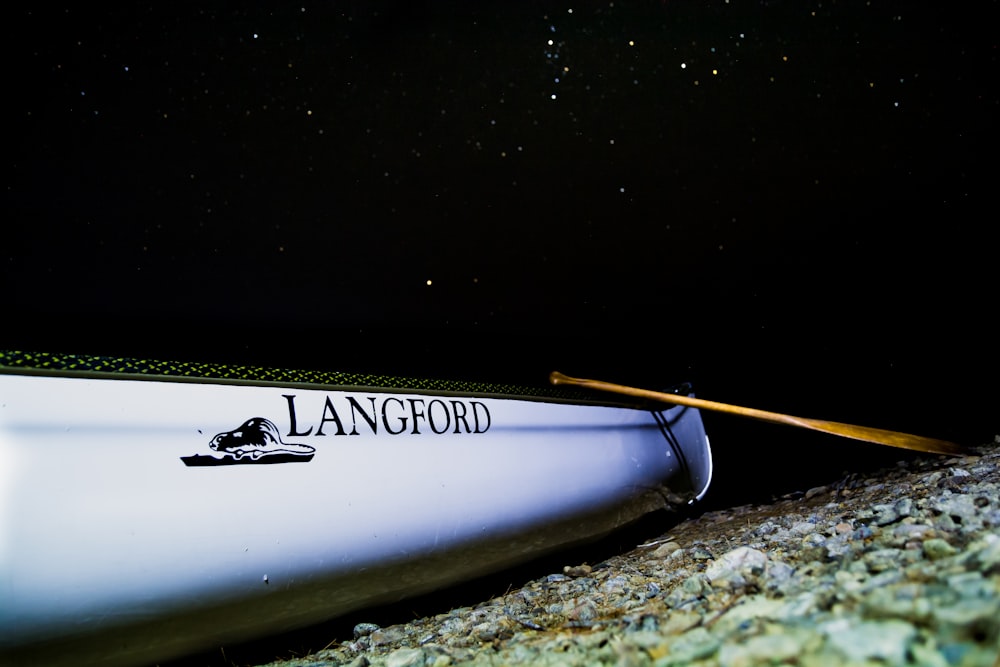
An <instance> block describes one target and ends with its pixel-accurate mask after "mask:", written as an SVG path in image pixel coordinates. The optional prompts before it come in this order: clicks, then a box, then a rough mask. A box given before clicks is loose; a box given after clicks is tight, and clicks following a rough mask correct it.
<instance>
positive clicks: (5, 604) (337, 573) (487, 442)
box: [0, 352, 712, 665]
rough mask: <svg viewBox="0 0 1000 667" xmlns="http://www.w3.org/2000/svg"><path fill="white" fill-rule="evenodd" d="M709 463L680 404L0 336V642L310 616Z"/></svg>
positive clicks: (208, 639)
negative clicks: (106, 350) (73, 349)
mask: <svg viewBox="0 0 1000 667" xmlns="http://www.w3.org/2000/svg"><path fill="white" fill-rule="evenodd" d="M711 474H712V461H711V452H710V449H709V444H708V438H707V437H706V435H705V431H704V427H703V425H702V421H701V417H700V415H699V413H698V411H697V410H693V409H690V408H683V407H675V408H672V409H664V410H660V409H659V406H658V407H652V406H640V405H637V404H631V405H629V404H625V403H620V402H617V403H616V402H613V399H612V400H611V401H609V399H608V398H607V397H602V396H596V395H591V394H585V393H581V392H577V391H571V390H564V389H546V388H540V389H531V390H528V389H516V388H511V387H503V386H501V387H489V386H480V385H471V384H469V383H445V382H434V381H416V380H401V379H391V378H367V377H359V376H346V375H340V374H331V373H308V372H287V371H277V370H267V369H249V368H233V367H219V366H205V365H192V364H177V363H166V362H152V361H135V360H127V359H108V358H98V357H79V356H73V355H62V356H60V355H45V354H27V353H20V352H0V664H60V663H66V664H102V665H103V664H106V665H118V664H121V665H127V664H139V663H149V662H152V661H157V660H164V659H168V658H171V657H175V656H179V655H182V654H185V653H190V652H194V651H198V650H202V649H207V648H211V647H214V646H220V645H222V644H224V643H227V642H235V641H239V640H245V639H249V638H254V637H257V636H262V635H266V634H270V633H275V632H281V631H285V630H289V629H293V628H296V627H301V626H305V625H308V624H312V623H316V622H319V621H322V620H325V619H328V618H331V617H334V616H337V615H340V614H344V613H346V612H348V611H352V610H355V609H359V608H362V607H365V606H371V605H375V604H379V603H384V602H389V601H394V600H397V599H400V598H402V597H405V596H408V595H414V594H418V593H422V592H427V591H429V590H433V589H435V588H438V587H441V586H444V585H447V584H451V583H454V582H456V581H460V580H463V579H468V578H471V577H474V576H477V575H481V574H484V573H486V572H489V571H493V570H497V569H500V568H503V567H506V566H510V565H512V564H515V563H518V562H522V561H525V560H527V559H530V558H532V557H536V556H539V555H540V554H543V553H545V552H549V551H552V550H554V549H558V548H560V547H565V546H567V545H569V544H571V543H575V542H580V541H584V540H591V539H595V538H597V537H599V536H601V535H603V534H606V533H608V532H609V531H611V530H613V529H615V528H618V527H620V526H622V525H624V524H627V523H629V522H630V521H633V520H635V519H637V518H639V517H640V516H642V515H643V514H646V513H648V512H651V511H654V510H657V509H661V508H663V507H664V506H665V505H668V504H669V503H671V502H677V499H678V498H683V502H694V500H696V499H698V498H701V497H702V496H703V494H704V493H705V492H706V490H707V488H708V484H709V482H710V479H711Z"/></svg>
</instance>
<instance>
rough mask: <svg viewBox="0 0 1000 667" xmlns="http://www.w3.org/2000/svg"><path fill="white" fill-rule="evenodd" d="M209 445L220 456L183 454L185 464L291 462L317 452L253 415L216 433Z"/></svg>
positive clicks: (303, 460) (311, 455)
mask: <svg viewBox="0 0 1000 667" xmlns="http://www.w3.org/2000/svg"><path fill="white" fill-rule="evenodd" d="M208 446H209V447H211V448H212V449H213V450H214V451H216V452H219V456H215V455H201V454H195V455H194V456H182V457H181V460H182V461H184V465H187V466H225V465H242V464H253V463H293V462H303V463H304V462H307V461H311V460H312V457H313V454H314V453H315V452H316V448H315V447H310V446H309V445H294V444H291V443H287V442H282V441H281V435H280V434H279V433H278V428H277V427H276V426H275V425H274V423H273V422H271V421H270V420H269V419H264V418H263V417H254V418H252V419H248V420H246V421H245V422H243V424H241V425H240V427H239V428H236V429H233V430H232V431H224V432H222V433H219V434H218V435H216V436H215V437H214V438H212V439H211V441H209V443H208Z"/></svg>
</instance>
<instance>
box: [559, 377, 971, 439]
mask: <svg viewBox="0 0 1000 667" xmlns="http://www.w3.org/2000/svg"><path fill="white" fill-rule="evenodd" d="M549 381H550V382H551V383H552V384H555V385H559V384H565V385H574V386H577V387H585V388H587V389H597V390H600V391H609V392H612V393H615V394H624V395H625V396H635V397H637V398H648V399H650V400H653V401H659V402H661V403H673V404H676V405H686V406H688V407H692V408H699V409H701V410H714V411H715V412H725V413H727V414H730V415H739V416H740V417H749V418H750V419H759V420H761V421H766V422H772V423H774V424H787V425H789V426H798V427H799V428H808V429H811V430H813V431H820V432H822V433H830V434H833V435H839V436H842V437H845V438H853V439H855V440H864V441H865V442H874V443H876V444H879V445H888V446H889V447H899V448H900V449H915V450H917V451H918V452H932V453H934V454H965V453H966V450H965V448H964V447H962V446H961V445H956V444H955V443H953V442H948V441H947V440H936V439H934V438H925V437H922V436H919V435H910V434H909V433H897V432H896V431H886V430H884V429H880V428H868V427H867V426H854V425H852V424H841V423H840V422H830V421H824V420H822V419H806V418H804V417H793V416H792V415H784V414H781V413H780V412H767V411H766V410H756V409H754V408H744V407H740V406H738V405H729V404H728V403H716V402H715V401H706V400H704V399H701V398H694V397H692V396H680V395H678V394H668V393H665V392H660V391H650V390H649V389H637V388H635V387H626V386H625V385H620V384H612V383H611V382H602V381H600V380H584V379H581V378H573V377H569V376H568V375H563V374H562V373H560V372H558V371H553V372H552V374H551V375H549Z"/></svg>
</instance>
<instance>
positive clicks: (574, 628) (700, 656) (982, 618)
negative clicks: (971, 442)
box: [270, 436, 1000, 667]
mask: <svg viewBox="0 0 1000 667" xmlns="http://www.w3.org/2000/svg"><path fill="white" fill-rule="evenodd" d="M998 653H1000V436H998V438H997V442H996V443H994V444H992V445H989V446H984V447H981V448H977V449H975V450H973V451H972V452H971V453H970V454H969V455H968V456H963V457H959V458H946V457H934V456H928V457H926V458H924V457H921V458H916V459H913V460H909V461H907V462H902V463H900V464H898V465H897V466H895V467H893V468H889V469H886V470H881V471H878V472H875V473H871V474H863V475H857V474H856V475H850V476H848V477H846V478H844V479H841V480H839V481H837V482H836V483H834V484H831V485H828V486H823V487H819V488H813V489H809V490H808V491H804V492H802V493H795V494H790V495H789V496H787V497H784V498H782V499H780V500H778V501H776V502H773V503H771V504H766V505H746V506H742V507H735V508H732V509H728V510H723V511H712V512H708V513H705V514H702V515H700V516H697V517H693V518H690V519H687V520H685V521H683V522H681V523H680V524H678V525H677V526H675V527H673V528H672V529H670V530H669V532H667V533H666V534H664V535H662V536H660V537H658V538H657V539H653V540H649V541H647V542H645V543H643V544H641V545H639V546H637V547H636V548H634V549H632V550H631V551H629V552H627V553H622V554H620V555H616V556H613V557H611V558H609V559H607V560H605V561H603V562H599V563H593V564H587V563H571V564H568V565H566V567H565V568H563V569H562V571H556V572H552V573H551V574H549V575H547V576H543V577H540V578H537V579H534V580H532V581H529V582H528V583H526V584H525V585H523V586H522V587H521V588H519V589H516V590H515V589H512V590H509V591H507V592H506V594H504V595H502V596H499V597H494V598H492V599H488V600H484V601H482V602H481V603H479V604H475V605H472V606H465V607H461V608H455V609H450V610H447V611H442V612H441V613H437V614H435V615H432V616H427V617H425V618H418V619H415V620H412V621H411V622H408V623H405V624H400V625H392V626H388V627H379V626H378V625H376V624H374V623H359V624H358V625H356V626H355V627H354V629H353V632H352V633H351V634H350V635H349V636H344V637H340V638H337V639H335V640H334V641H333V642H332V643H331V644H330V646H329V647H327V648H326V649H324V650H322V651H319V652H316V653H314V654H311V655H309V656H306V657H302V658H296V659H293V660H284V661H280V662H274V663H271V665H270V667H321V666H323V667H333V666H335V665H336V666H340V665H350V666H351V667H365V666H372V667H410V666H424V665H435V666H436V665H483V666H486V665H490V666H494V665H496V666H499V665H581V666H582V665H618V666H621V667H644V666H656V667H667V666H669V665H705V666H709V665H724V666H731V667H740V666H744V665H745V666H750V665H770V664H797V665H806V666H820V665H927V666H939V665H940V666H942V667H943V666H945V665H963V666H968V667H972V666H984V667H995V666H997V665H1000V660H998V657H997V656H998Z"/></svg>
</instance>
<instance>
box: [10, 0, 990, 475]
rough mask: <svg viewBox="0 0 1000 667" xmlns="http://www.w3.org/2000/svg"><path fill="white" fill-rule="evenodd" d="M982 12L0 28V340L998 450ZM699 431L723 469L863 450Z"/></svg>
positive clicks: (736, 6)
mask: <svg viewBox="0 0 1000 667" xmlns="http://www.w3.org/2000/svg"><path fill="white" fill-rule="evenodd" d="M995 4H996V3H995V2H989V3H981V4H979V5H976V6H975V7H971V8H965V9H963V11H962V12H960V13H955V12H952V11H949V10H948V9H947V8H946V7H944V6H941V5H932V4H931V3H918V5H919V6H915V5H914V4H913V3H907V2H879V1H875V0H872V1H870V2H829V1H823V2H819V1H815V0H813V1H810V2H782V1H762V2H743V1H738V0H713V1H706V2H674V1H670V0H657V1H627V0H615V1H614V2H593V3H582V4H577V3H572V2H548V1H546V2H530V3H510V2H489V1H487V2H476V3H467V2H454V1H450V2H448V1H444V2H429V1H425V2H402V1H394V2H389V1H375V2H327V3H314V2H305V3H297V4H290V3H286V4H285V5H282V6H279V3H271V4H270V6H269V5H268V4H265V3H252V2H251V3H241V4H240V6H239V7H238V8H233V7H231V6H224V5H223V3H217V6H215V7H214V8H213V7H212V6H209V7H208V8H206V7H205V6H204V5H199V6H198V7H197V8H194V7H191V6H189V5H187V4H186V3H181V4H176V3H135V4H134V5H131V6H117V5H116V6H115V7H113V8H107V9H104V10H102V11H99V12H94V11H93V10H92V8H84V7H77V6H76V5H72V6H70V7H68V8H66V7H62V6H59V5H58V4H53V5H48V6H45V7H40V8H31V9H24V8H19V9H15V10H12V15H11V18H10V19H9V23H8V32H9V35H8V40H7V45H6V46H5V48H6V49H8V50H9V53H8V58H7V62H8V69H7V81H6V84H5V88H6V94H5V98H6V101H5V102H4V104H3V113H4V116H5V123H4V128H5V136H6V140H5V148H6V150H5V151H4V160H5V184H4V185H5V187H4V195H3V209H4V213H3V218H4V229H5V231H4V236H5V242H4V243H3V245H2V273H0V280H2V285H3V291H4V300H5V308H4V310H5V313H6V315H5V318H4V319H5V323H4V326H3V327H2V329H3V331H2V332H0V345H3V346H4V347H17V348H22V349H25V348H26V349H49V350H56V351H68V352H83V353H96V354H113V355H117V354H120V355H136V356H147V357H159V358H164V357H166V358H171V357H173V358H183V359H193V360H199V361H217V362H225V363H243V364H255V365H279V366H290V367H309V368H316V367H319V368H329V369H340V370H349V371H359V372H380V373H390V374H399V375H404V374H406V375H434V376H441V377H456V378H468V379H478V380H486V381H489V380H496V381H503V382H517V383H539V382H543V383H544V381H545V378H546V377H547V374H548V372H549V371H550V370H553V369H556V368H558V369H559V370H562V371H564V372H566V373H570V374H576V375H582V376H592V377H600V378H601V379H607V380H611V381H618V382H625V383H629V382H631V383H635V384H642V385H644V386H651V387H657V386H661V387H662V386H666V385H668V384H671V383H672V382H675V381H679V380H691V381H693V382H694V383H695V386H696V388H697V390H698V391H699V393H700V395H702V396H705V397H707V398H712V399H715V400H721V401H730V402H734V403H742V404H746V405H751V406H754V407H759V408H764V409H770V410H776V411H785V412H790V413H792V414H800V415H803V416H811V417H820V418H827V419H837V420H841V421H848V422H852V421H853V422H859V423H865V424H867V425H872V426H881V427H883V428H892V429H899V430H904V431H911V432H920V433H923V434H925V435H934V436H938V437H944V438H950V439H957V440H962V439H964V440H965V441H970V442H972V443H977V444H978V443H982V442H986V441H988V440H990V439H992V436H993V434H994V433H996V432H998V429H1000V426H998V424H997V420H996V414H997V412H996V405H997V404H998V403H997V400H998V398H1000V392H998V390H997V389H996V388H995V387H996V386H997V383H996V382H995V376H996V372H997V371H998V370H1000V369H998V364H997V354H996V349H995V342H994V338H995V332H994V331H991V330H990V328H991V327H992V326H993V325H991V324H990V323H989V322H990V320H991V314H992V313H993V312H994V311H995V310H996V296H995V295H996V286H997V279H996V272H995V268H994V267H995V257H996V249H997V246H996V245H995V242H994V241H993V240H992V235H991V233H990V227H992V226H993V225H995V222H993V221H992V217H994V215H995V213H992V212H993V211H995V208H996V207H995V198H994V196H992V192H991V189H992V187H993V186H994V183H995V181H996V179H995V176H996V166H995V165H996V143H995V140H994V135H995V132H994V126H995V119H996V117H997V110H998V105H997V100H998V96H997V89H996V83H995V81H996V78H997V77H996V60H997V42H996V36H995V33H993V32H990V31H988V30H987V28H986V26H987V25H988V21H987V17H988V16H990V15H991V13H992V12H990V11H988V8H993V9H995ZM924 5H927V6H924ZM980 13H981V15H980ZM709 419H710V423H709V426H710V432H711V433H712V434H713V442H714V443H715V444H716V447H717V448H718V450H719V453H718V454H717V458H718V460H719V461H721V462H722V463H720V468H721V470H720V475H721V479H723V480H727V479H728V480H729V482H731V483H733V484H736V483H737V480H738V478H739V476H740V474H742V473H743V471H742V470H738V469H739V468H740V467H741V466H744V465H748V464H755V465H756V466H757V468H752V469H751V470H752V474H760V475H762V476H766V475H765V473H764V472H762V470H763V468H764V467H766V466H765V465H764V464H763V463H761V461H762V454H766V453H768V452H783V453H789V452H792V451H799V450H797V449H793V448H798V447H802V446H806V447H809V448H810V450H811V451H812V450H815V451H818V452H823V451H831V450H833V451H835V452H837V453H835V454H829V455H828V456H829V457H830V458H831V459H832V460H828V459H825V458H824V459H822V463H821V464H820V463H817V464H816V468H815V470H814V472H815V473H816V475H817V476H819V477H823V476H826V477H828V476H829V470H830V467H831V466H833V467H836V466H840V468H838V469H837V471H835V472H839V470H841V469H845V468H849V467H850V465H848V464H846V463H844V460H845V457H846V459H847V460H850V458H851V457H852V456H866V457H867V456H868V453H867V452H868V451H869V450H868V449H862V447H863V446H860V445H857V446H856V445H853V444H850V443H848V444H841V443H839V442H836V443H834V442H832V441H831V440H829V439H824V438H823V437H822V436H808V435H802V434H800V433H794V434H789V433H788V432H787V429H786V430H782V429H780V427H773V426H766V425H754V424H752V423H746V422H743V421H741V420H735V419H733V418H726V417H719V418H715V417H710V418H709ZM716 434H717V435H716ZM792 438H794V439H795V440H794V444H786V445H784V446H785V449H782V446H783V445H782V443H783V442H785V441H787V442H788V443H791V442H792V440H791V439H792ZM748 452H752V453H748ZM892 456H893V457H894V456H895V454H894V453H893V454H892ZM725 457H729V458H728V459H727V458H725ZM727 460H728V461H730V462H733V463H735V465H730V466H729V467H728V468H727V466H726V465H724V463H725V461H727ZM727 470H729V471H730V472H728V473H727V472H726V471H727ZM744 470H745V468H744ZM727 474H728V475H729V476H728V477H727V476H726V475H727ZM807 481H808V480H807ZM748 485H749V486H753V484H752V483H748Z"/></svg>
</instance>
